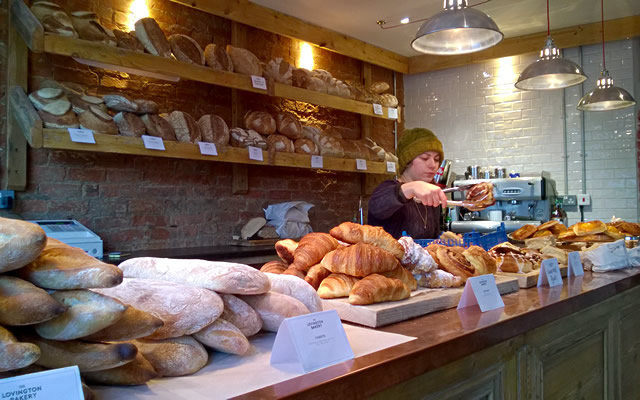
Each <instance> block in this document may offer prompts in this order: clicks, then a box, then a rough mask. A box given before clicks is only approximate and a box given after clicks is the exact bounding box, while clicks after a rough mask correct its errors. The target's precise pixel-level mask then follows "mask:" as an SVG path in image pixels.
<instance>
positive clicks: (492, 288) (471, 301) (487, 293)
mask: <svg viewBox="0 0 640 400" xmlns="http://www.w3.org/2000/svg"><path fill="white" fill-rule="evenodd" d="M476 304H477V305H478V306H480V311H482V312H485V311H489V310H494V309H496V308H500V307H504V302H503V301H502V297H500V292H499V291H498V285H496V278H495V276H493V274H487V275H480V276H473V277H471V278H469V279H467V283H465V285H464V290H463V291H462V296H461V297H460V301H459V302H458V309H461V308H466V307H470V306H474V305H476Z"/></svg>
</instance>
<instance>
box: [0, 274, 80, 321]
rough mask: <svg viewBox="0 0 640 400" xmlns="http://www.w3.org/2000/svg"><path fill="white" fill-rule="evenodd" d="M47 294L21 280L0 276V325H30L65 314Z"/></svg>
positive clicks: (61, 307) (64, 307) (63, 307)
mask: <svg viewBox="0 0 640 400" xmlns="http://www.w3.org/2000/svg"><path fill="white" fill-rule="evenodd" d="M66 309H67V307H66V306H64V305H62V304H61V303H60V302H58V301H57V300H56V299H54V298H53V297H51V296H50V295H49V294H48V293H47V292H45V291H44V290H42V289H40V288H39V287H36V286H34V285H32V284H31V283H29V282H27V281H23V280H22V279H19V278H16V277H13V276H8V275H0V324H2V325H32V324H37V323H40V322H44V321H48V320H50V319H52V318H55V317H57V316H58V315H61V314H62V313H64V312H65V310H66Z"/></svg>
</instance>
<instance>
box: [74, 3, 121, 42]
mask: <svg viewBox="0 0 640 400" xmlns="http://www.w3.org/2000/svg"><path fill="white" fill-rule="evenodd" d="M71 22H72V23H73V27H74V28H75V30H76V32H78V36H79V37H80V39H85V40H90V41H92V42H100V43H104V44H112V45H114V46H115V45H116V44H117V43H116V42H113V43H111V37H112V35H111V34H110V33H109V32H108V29H106V28H105V27H103V26H102V25H100V22H98V16H97V15H96V13H94V12H91V11H76V12H73V13H71Z"/></svg>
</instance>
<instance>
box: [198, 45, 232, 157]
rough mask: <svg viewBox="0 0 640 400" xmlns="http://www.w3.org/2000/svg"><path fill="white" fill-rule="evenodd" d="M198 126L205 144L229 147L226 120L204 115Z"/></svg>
mask: <svg viewBox="0 0 640 400" xmlns="http://www.w3.org/2000/svg"><path fill="white" fill-rule="evenodd" d="M225 54H226V53H225ZM198 126H199V127H200V134H201V135H202V141H203V142H208V143H214V144H215V145H216V146H227V145H229V127H228V126H227V123H226V122H224V119H222V118H220V117H219V116H217V115H213V114H207V115H203V116H202V117H200V119H199V120H198Z"/></svg>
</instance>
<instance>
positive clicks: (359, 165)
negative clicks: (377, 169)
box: [356, 158, 367, 171]
mask: <svg viewBox="0 0 640 400" xmlns="http://www.w3.org/2000/svg"><path fill="white" fill-rule="evenodd" d="M356 169H357V170H359V171H366V170H367V160H363V159H362V158H356Z"/></svg>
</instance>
